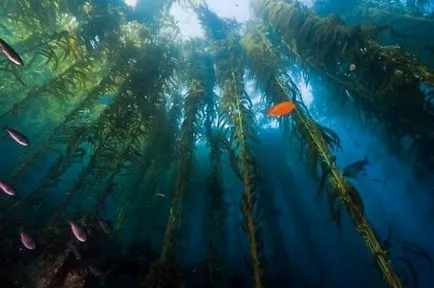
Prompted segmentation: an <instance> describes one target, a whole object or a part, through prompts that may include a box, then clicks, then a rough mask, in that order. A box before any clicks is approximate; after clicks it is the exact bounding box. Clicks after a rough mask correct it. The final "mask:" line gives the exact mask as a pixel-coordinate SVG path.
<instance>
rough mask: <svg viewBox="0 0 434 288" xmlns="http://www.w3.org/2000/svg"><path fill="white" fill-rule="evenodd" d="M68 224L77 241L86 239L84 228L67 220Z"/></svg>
mask: <svg viewBox="0 0 434 288" xmlns="http://www.w3.org/2000/svg"><path fill="white" fill-rule="evenodd" d="M69 225H70V226H71V231H72V234H74V236H75V238H77V240H78V241H80V242H86V241H87V235H86V232H84V230H83V229H82V228H81V227H80V226H78V225H77V224H75V223H74V222H72V221H69Z"/></svg>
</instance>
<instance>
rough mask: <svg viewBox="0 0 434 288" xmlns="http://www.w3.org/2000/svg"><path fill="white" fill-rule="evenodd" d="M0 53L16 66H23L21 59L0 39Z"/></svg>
mask: <svg viewBox="0 0 434 288" xmlns="http://www.w3.org/2000/svg"><path fill="white" fill-rule="evenodd" d="M0 51H1V52H2V53H3V54H4V55H5V56H6V58H7V59H8V60H9V61H10V62H12V63H14V64H15V65H18V66H23V65H24V61H23V59H21V57H20V55H18V53H17V52H15V50H14V49H13V48H12V47H11V46H9V44H8V43H6V42H5V41H4V40H3V39H0Z"/></svg>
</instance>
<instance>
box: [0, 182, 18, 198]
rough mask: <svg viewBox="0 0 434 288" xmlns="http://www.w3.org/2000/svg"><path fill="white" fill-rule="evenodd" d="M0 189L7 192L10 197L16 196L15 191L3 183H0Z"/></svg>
mask: <svg viewBox="0 0 434 288" xmlns="http://www.w3.org/2000/svg"><path fill="white" fill-rule="evenodd" d="M0 189H1V190H3V192H5V193H6V194H8V195H10V196H14V195H15V190H14V189H13V188H12V187H11V186H9V185H8V184H6V183H5V182H3V181H0Z"/></svg>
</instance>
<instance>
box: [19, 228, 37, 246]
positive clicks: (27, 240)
mask: <svg viewBox="0 0 434 288" xmlns="http://www.w3.org/2000/svg"><path fill="white" fill-rule="evenodd" d="M20 238H21V243H23V245H24V247H26V248H27V249H29V250H33V249H35V248H36V242H35V240H33V238H32V237H30V236H29V234H27V233H26V232H24V231H21V233H20Z"/></svg>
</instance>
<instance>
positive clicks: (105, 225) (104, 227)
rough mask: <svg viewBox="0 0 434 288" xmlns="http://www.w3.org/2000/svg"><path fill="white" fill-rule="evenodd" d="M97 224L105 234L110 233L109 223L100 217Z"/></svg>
mask: <svg viewBox="0 0 434 288" xmlns="http://www.w3.org/2000/svg"><path fill="white" fill-rule="evenodd" d="M98 225H99V227H100V228H101V230H102V231H103V232H104V233H105V234H110V233H112V229H111V227H110V224H109V223H108V222H107V221H105V220H102V219H99V220H98Z"/></svg>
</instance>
